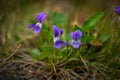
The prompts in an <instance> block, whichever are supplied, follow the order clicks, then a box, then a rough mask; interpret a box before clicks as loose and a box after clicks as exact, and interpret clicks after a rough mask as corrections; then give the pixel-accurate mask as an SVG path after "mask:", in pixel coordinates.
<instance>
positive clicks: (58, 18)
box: [50, 11, 68, 27]
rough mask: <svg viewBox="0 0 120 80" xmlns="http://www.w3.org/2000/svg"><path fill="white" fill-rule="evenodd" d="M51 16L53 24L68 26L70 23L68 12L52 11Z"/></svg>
mask: <svg viewBox="0 0 120 80" xmlns="http://www.w3.org/2000/svg"><path fill="white" fill-rule="evenodd" d="M50 18H51V21H52V22H53V24H55V25H57V26H58V27H59V26H62V25H64V26H66V25H67V24H68V14H67V13H66V14H65V13H60V12H53V11H52V12H50Z"/></svg>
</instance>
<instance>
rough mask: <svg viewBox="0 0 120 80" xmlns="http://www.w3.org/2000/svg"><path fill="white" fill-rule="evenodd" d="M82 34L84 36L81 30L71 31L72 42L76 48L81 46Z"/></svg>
mask: <svg viewBox="0 0 120 80" xmlns="http://www.w3.org/2000/svg"><path fill="white" fill-rule="evenodd" d="M81 36H82V32H81V31H80V30H76V31H74V32H71V37H72V40H71V41H70V44H71V45H72V46H73V47H74V48H79V46H80V44H81V42H80V38H81Z"/></svg>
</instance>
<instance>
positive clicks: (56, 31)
mask: <svg viewBox="0 0 120 80" xmlns="http://www.w3.org/2000/svg"><path fill="white" fill-rule="evenodd" d="M52 31H53V33H54V36H55V37H58V36H59V29H58V28H57V27H56V26H52Z"/></svg>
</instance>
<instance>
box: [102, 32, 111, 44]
mask: <svg viewBox="0 0 120 80" xmlns="http://www.w3.org/2000/svg"><path fill="white" fill-rule="evenodd" d="M109 38H110V36H109V35H106V34H102V35H101V36H100V40H101V42H102V43H103V42H105V41H106V40H108V39H109Z"/></svg>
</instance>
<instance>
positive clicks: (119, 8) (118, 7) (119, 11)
mask: <svg viewBox="0 0 120 80" xmlns="http://www.w3.org/2000/svg"><path fill="white" fill-rule="evenodd" d="M114 11H115V13H117V14H118V15H120V6H116V7H115V9H114Z"/></svg>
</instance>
